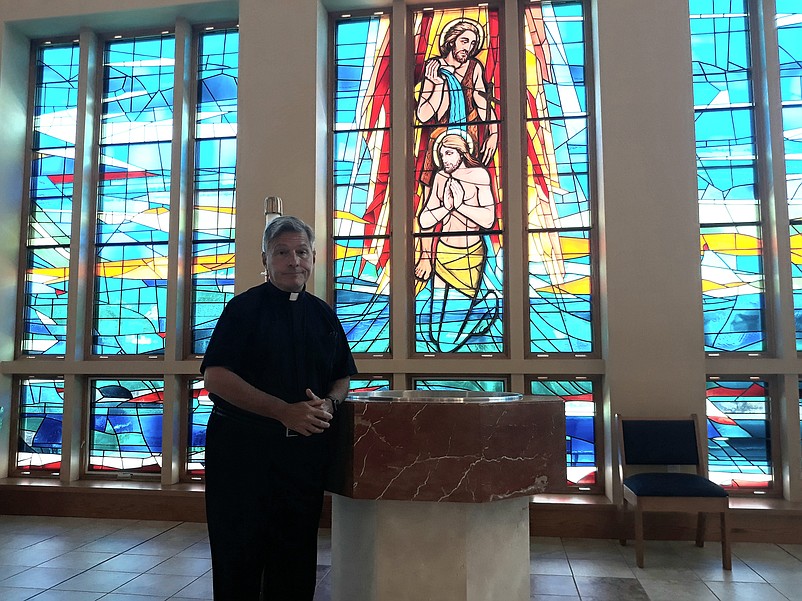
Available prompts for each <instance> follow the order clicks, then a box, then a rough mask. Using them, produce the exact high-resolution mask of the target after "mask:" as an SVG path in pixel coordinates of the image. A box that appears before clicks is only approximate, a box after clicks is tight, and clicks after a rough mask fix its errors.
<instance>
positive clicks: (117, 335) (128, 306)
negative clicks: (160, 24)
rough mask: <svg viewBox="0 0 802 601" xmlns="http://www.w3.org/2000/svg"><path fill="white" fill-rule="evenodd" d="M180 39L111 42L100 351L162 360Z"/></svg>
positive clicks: (103, 139) (101, 194) (99, 250)
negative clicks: (153, 355) (148, 355)
mask: <svg viewBox="0 0 802 601" xmlns="http://www.w3.org/2000/svg"><path fill="white" fill-rule="evenodd" d="M174 69H175V39H174V37H173V36H171V35H162V36H145V37H136V38H130V39H121V40H113V41H109V42H107V43H106V50H105V54H104V65H103V82H104V86H103V89H104V92H103V102H102V104H103V111H102V116H101V124H100V169H99V171H100V173H99V180H100V182H99V185H98V202H97V234H96V244H95V248H96V255H97V258H96V265H95V270H96V279H95V303H94V305H95V306H94V310H95V312H94V331H93V342H92V351H93V353H95V354H101V355H106V354H140V353H162V352H163V351H164V336H165V322H166V309H167V306H166V302H165V297H166V280H167V241H168V238H169V218H170V211H169V208H170V185H171V172H170V169H171V153H172V137H173V105H172V103H173V84H174Z"/></svg>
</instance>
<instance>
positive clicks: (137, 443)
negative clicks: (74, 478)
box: [89, 379, 164, 473]
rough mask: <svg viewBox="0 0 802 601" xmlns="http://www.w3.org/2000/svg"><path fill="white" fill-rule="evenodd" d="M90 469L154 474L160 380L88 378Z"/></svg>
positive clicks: (157, 467)
mask: <svg viewBox="0 0 802 601" xmlns="http://www.w3.org/2000/svg"><path fill="white" fill-rule="evenodd" d="M90 392H91V394H92V402H91V404H90V417H89V420H90V424H91V428H90V436H91V437H90V442H89V471H90V472H133V473H158V472H160V471H161V460H162V415H163V409H164V382H163V381H161V380H100V379H98V380H92V381H91V387H90Z"/></svg>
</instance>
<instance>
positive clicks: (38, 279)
mask: <svg viewBox="0 0 802 601" xmlns="http://www.w3.org/2000/svg"><path fill="white" fill-rule="evenodd" d="M78 54H79V49H78V44H74V43H70V44H53V45H42V46H40V47H39V48H38V49H37V50H36V74H35V77H36V81H35V84H34V86H35V91H34V100H33V102H34V118H33V136H32V138H31V155H32V160H31V179H30V188H29V210H28V232H27V245H26V253H27V269H26V272H25V283H24V308H23V312H24V317H23V324H24V325H23V333H22V341H21V342H22V345H21V346H22V352H23V353H24V354H29V355H54V354H63V353H64V352H65V350H66V346H65V344H66V343H65V341H66V333H67V296H68V276H69V263H70V234H71V232H70V228H71V224H72V186H73V174H74V162H75V136H76V131H77V115H78V112H77V105H78V62H79V61H78Z"/></svg>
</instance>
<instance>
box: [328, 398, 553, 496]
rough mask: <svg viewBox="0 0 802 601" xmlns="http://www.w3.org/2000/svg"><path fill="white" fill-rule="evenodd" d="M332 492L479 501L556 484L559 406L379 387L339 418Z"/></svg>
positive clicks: (534, 400) (539, 401)
mask: <svg viewBox="0 0 802 601" xmlns="http://www.w3.org/2000/svg"><path fill="white" fill-rule="evenodd" d="M338 421H339V422H340V423H339V425H338V437H339V439H338V454H337V458H336V462H335V463H336V466H335V470H334V472H333V478H332V481H331V484H330V487H329V488H330V490H331V492H334V493H337V494H340V495H343V496H346V497H349V498H352V499H375V500H381V499H384V500H400V501H439V502H468V503H482V502H487V501H494V500H499V499H508V498H512V497H520V496H531V495H533V494H536V493H540V492H544V491H547V490H558V489H560V488H563V487H564V486H565V482H566V473H565V413H564V408H563V403H562V401H560V400H554V399H553V398H548V399H543V398H537V397H531V396H522V395H520V394H515V393H484V392H481V393H463V392H458V393H457V392H455V391H420V390H416V391H400V390H393V391H380V392H371V393H357V394H352V395H350V396H349V397H348V400H347V401H346V402H345V403H344V404H343V406H342V408H341V409H340V415H339V416H338Z"/></svg>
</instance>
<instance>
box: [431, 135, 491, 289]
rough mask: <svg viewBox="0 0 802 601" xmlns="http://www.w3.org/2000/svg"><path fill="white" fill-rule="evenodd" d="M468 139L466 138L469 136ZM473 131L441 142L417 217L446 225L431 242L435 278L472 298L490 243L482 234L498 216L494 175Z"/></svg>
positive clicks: (438, 143) (434, 224) (479, 280)
mask: <svg viewBox="0 0 802 601" xmlns="http://www.w3.org/2000/svg"><path fill="white" fill-rule="evenodd" d="M466 138H467V139H466ZM468 139H469V138H468V136H467V134H465V137H463V136H462V135H460V134H447V135H445V136H443V137H442V138H441V139H440V140H438V141H437V147H436V153H437V155H436V156H438V157H439V163H440V170H439V171H437V172H436V173H435V175H434V180H433V181H432V186H431V188H429V195H428V197H427V198H426V202H425V204H424V207H423V210H422V211H421V214H420V216H419V217H418V222H419V223H420V226H421V228H423V229H426V230H429V229H433V228H434V227H435V226H436V225H437V224H440V226H441V230H440V231H441V233H442V235H441V236H440V238H439V240H438V243H437V245H436V250H435V247H434V245H433V246H432V250H431V256H432V269H433V274H432V275H433V277H437V278H439V279H440V280H442V282H443V285H444V286H445V287H446V288H448V287H452V288H456V289H457V290H459V292H461V293H462V294H464V295H465V296H468V297H470V298H474V297H475V296H476V294H477V292H478V290H479V284H480V282H481V279H482V268H483V267H484V260H485V248H484V243H483V242H482V239H481V237H480V236H479V235H478V233H479V230H480V228H490V227H491V226H492V225H493V221H494V220H495V201H494V198H493V191H492V189H491V187H490V174H489V173H488V172H487V169H485V168H484V167H483V166H482V164H481V163H480V162H479V161H477V160H476V159H475V158H474V157H473V156H471V153H470V147H469V144H468Z"/></svg>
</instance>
